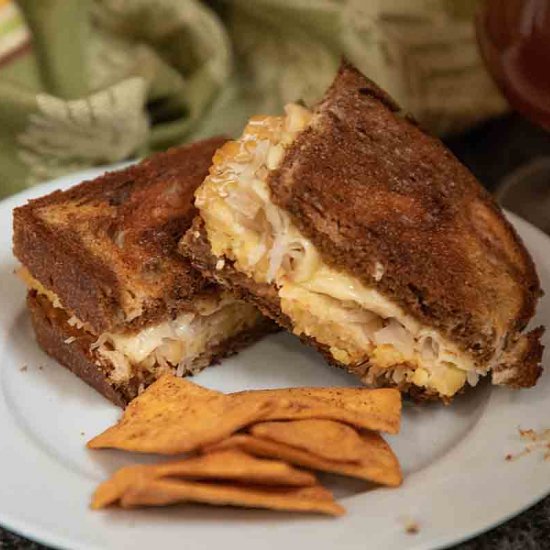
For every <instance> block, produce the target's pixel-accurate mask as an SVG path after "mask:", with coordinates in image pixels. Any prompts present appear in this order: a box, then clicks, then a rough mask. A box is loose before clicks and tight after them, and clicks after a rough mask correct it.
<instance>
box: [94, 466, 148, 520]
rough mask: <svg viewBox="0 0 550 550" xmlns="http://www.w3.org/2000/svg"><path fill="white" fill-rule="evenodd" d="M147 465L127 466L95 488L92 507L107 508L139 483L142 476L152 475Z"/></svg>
mask: <svg viewBox="0 0 550 550" xmlns="http://www.w3.org/2000/svg"><path fill="white" fill-rule="evenodd" d="M148 468H149V467H148V466H145V465H139V464H136V465H133V466H125V467H124V468H121V469H120V470H118V471H116V472H115V473H114V474H113V477H111V478H109V479H108V480H107V481H104V482H103V483H102V484H101V485H99V487H98V488H97V489H96V490H95V492H94V494H93V496H92V503H91V508H92V509H94V510H98V509H99V508H106V507H107V506H110V505H111V504H114V503H115V502H118V501H119V500H120V497H122V495H123V494H124V493H125V492H126V491H127V490H128V489H129V488H130V487H132V485H136V484H138V483H139V482H140V481H141V479H142V478H144V477H150V476H151V472H150V471H149V469H148Z"/></svg>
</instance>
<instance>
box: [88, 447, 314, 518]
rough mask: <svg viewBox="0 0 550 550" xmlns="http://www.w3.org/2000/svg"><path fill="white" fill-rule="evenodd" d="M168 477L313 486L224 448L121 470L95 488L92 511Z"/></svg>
mask: <svg viewBox="0 0 550 550" xmlns="http://www.w3.org/2000/svg"><path fill="white" fill-rule="evenodd" d="M168 477H169V478H184V479H200V480H208V479H210V480H224V481H229V480H232V481H238V482H240V483H247V484H256V485H275V486H277V485H283V486H284V485H286V486H294V487H306V486H312V485H315V484H316V483H317V480H316V479H315V476H314V475H313V474H311V473H309V472H304V471H302V470H298V469H296V468H294V467H292V466H290V465H289V464H286V463H285V462H281V461H279V460H266V459H261V458H257V457H254V456H251V455H249V454H246V453H245V452H243V451H241V450H239V449H227V450H222V451H219V452H214V453H210V454H205V455H199V456H194V457H191V458H188V459H184V460H178V461H174V462H165V463H162V464H150V465H135V466H126V467H124V468H121V469H120V470H118V471H117V472H116V473H115V474H114V475H113V477H111V478H110V479H108V480H107V481H105V482H103V483H102V484H101V485H100V486H99V487H98V488H97V490H96V492H95V493H94V496H93V498H92V508H94V509H97V508H104V507H106V506H109V505H110V504H114V503H115V502H116V501H118V500H119V499H120V498H121V497H122V495H124V494H125V493H126V492H127V491H128V490H129V489H130V488H132V487H133V486H135V485H136V484H138V483H140V482H141V481H142V480H144V479H145V478H151V479H153V478H154V479H161V478H168Z"/></svg>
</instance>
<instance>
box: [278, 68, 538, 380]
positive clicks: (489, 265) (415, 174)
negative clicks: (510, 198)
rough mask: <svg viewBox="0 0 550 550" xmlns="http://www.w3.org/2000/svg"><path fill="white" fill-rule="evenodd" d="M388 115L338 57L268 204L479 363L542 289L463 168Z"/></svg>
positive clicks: (510, 339)
mask: <svg viewBox="0 0 550 550" xmlns="http://www.w3.org/2000/svg"><path fill="white" fill-rule="evenodd" d="M398 111H399V107H398V106H397V105H396V104H395V102H394V101H393V100H392V99H391V98H390V97H389V96H388V95H387V94H386V93H385V92H383V91H382V90H381V89H380V88H378V87H377V86H376V85H375V84H374V83H373V82H371V81H370V80H368V79H367V78H366V77H364V76H363V75H362V74H361V73H359V72H358V71H357V70H356V69H355V68H353V67H352V66H350V65H349V64H346V63H343V64H342V66H341V68H340V71H339V73H338V75H337V77H336V79H335V81H334V83H333V84H332V86H331V87H330V88H329V90H328V91H327V93H326V95H325V97H324V99H323V100H322V101H321V102H320V104H319V105H317V106H316V108H315V109H314V117H313V122H312V124H311V125H310V126H309V127H308V128H307V129H306V130H304V131H303V132H302V133H301V134H300V135H299V136H298V137H297V139H296V140H295V141H294V142H293V143H292V144H291V145H290V146H289V148H288V149H287V151H286V153H285V156H284V157H283V161H282V163H281V165H280V166H279V168H278V169H277V170H275V171H273V172H272V173H271V174H270V176H269V178H268V185H269V187H270V190H271V198H272V201H273V202H274V203H275V204H277V205H278V206H279V207H281V208H282V209H284V210H285V211H286V212H288V213H289V215H290V217H291V219H292V222H293V223H294V224H295V225H296V227H298V229H299V230H300V231H301V232H302V234H304V235H305V236H306V237H307V238H309V239H310V240H311V241H312V242H313V243H314V245H315V246H316V248H317V249H318V250H319V252H320V253H321V256H322V258H323V260H324V261H325V262H326V263H327V264H328V265H329V266H331V267H333V268H335V269H338V270H342V271H344V272H347V273H351V274H353V275H354V276H356V277H358V278H359V279H360V280H361V281H362V282H363V283H364V284H365V285H366V286H367V287H371V288H376V289H377V290H379V291H380V292H381V293H382V294H384V295H385V296H387V297H388V298H390V299H392V300H394V301H395V302H397V303H398V304H400V305H401V306H402V307H403V308H404V309H405V310H406V311H407V312H408V313H409V314H411V315H413V316H414V317H416V318H417V319H418V320H419V321H420V322H422V323H425V324H427V325H429V326H433V327H435V328H437V329H438V330H440V331H441V332H442V333H443V334H446V335H448V337H449V338H450V339H451V340H452V341H454V342H456V343H457V344H458V345H460V346H461V347H462V349H464V350H465V351H467V352H469V353H470V354H472V355H473V356H474V357H476V358H477V359H478V360H480V361H482V362H485V361H487V360H489V359H490V358H491V357H492V356H493V355H494V353H495V351H496V350H497V346H498V345H499V342H502V340H501V339H502V338H505V343H504V348H505V350H508V349H509V348H510V349H511V348H512V347H513V346H514V345H515V342H516V340H517V339H518V337H519V335H520V332H521V331H522V330H523V329H524V328H525V327H526V325H527V323H528V322H529V320H530V319H531V317H532V316H533V314H534V312H535V306H536V303H537V300H538V298H539V297H540V295H541V294H542V292H541V289H540V285H539V280H538V277H537V274H536V271H535V267H534V264H533V261H532V259H531V257H530V255H529V253H528V252H527V250H526V249H525V247H524V245H523V243H522V241H521V239H520V238H519V236H518V235H517V233H516V232H515V230H514V228H513V227H512V226H511V225H510V223H508V221H507V220H506V219H505V218H504V216H503V214H502V212H501V210H500V208H499V207H498V205H497V204H496V203H495V201H494V200H493V199H492V198H491V197H490V195H489V194H488V193H487V192H486V191H485V190H484V189H483V188H482V186H481V185H480V184H479V183H478V182H477V180H476V179H475V178H474V176H473V175H472V174H471V173H470V172H469V171H468V170H467V169H466V168H465V167H464V166H463V165H462V164H461V163H460V162H459V161H458V160H457V159H456V158H455V157H454V156H453V155H452V153H450V152H449V151H448V150H447V149H446V148H445V147H444V146H443V144H442V143H441V142H440V141H439V140H437V139H435V138H433V137H431V136H429V135H427V134H425V133H424V132H423V131H422V130H421V129H420V128H419V127H418V126H417V125H415V124H414V123H412V122H411V120H410V118H409V117H403V116H400V114H399V112H398ZM377 262H378V263H379V264H381V265H382V266H383V269H384V274H383V277H382V278H381V279H380V280H379V281H376V280H375V278H374V277H373V273H375V266H376V263H377ZM540 334H541V332H540V331H537V332H536V333H535V336H536V337H537V338H538V337H540ZM537 338H535V337H534V336H533V337H530V341H532V342H533V344H532V345H535V344H534V340H536V339H537ZM537 345H538V344H537ZM535 371H536V372H538V373H540V367H538V366H537V367H536V368H534V369H533V375H532V376H531V378H533V376H534V375H535V374H536V372H535Z"/></svg>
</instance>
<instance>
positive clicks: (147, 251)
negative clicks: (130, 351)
mask: <svg viewBox="0 0 550 550" xmlns="http://www.w3.org/2000/svg"><path fill="white" fill-rule="evenodd" d="M224 141H225V140H224V138H221V137H219V138H212V139H209V140H206V141H201V142H198V143H195V144H192V145H189V146H186V147H178V148H174V149H171V150H169V151H167V152H165V153H159V154H157V155H154V156H153V157H151V158H150V159H146V160H145V161H143V162H141V163H139V164H137V165H133V166H130V167H128V168H126V169H124V170H119V171H115V172H108V173H106V174H105V175H103V176H101V177H99V178H97V179H95V180H93V181H91V182H90V181H87V182H84V183H81V184H80V185H77V186H75V187H72V188H71V189H69V190H67V191H56V192H54V193H51V194H49V195H47V196H45V197H42V198H39V199H36V200H32V201H29V203H28V204H26V205H25V206H22V207H20V208H16V209H15V210H14V218H13V223H14V241H13V249H14V253H15V255H16V256H17V258H18V259H19V260H20V261H21V263H22V264H23V265H24V266H25V267H26V269H27V270H28V271H29V272H30V274H31V276H32V277H33V278H34V279H36V280H37V281H39V282H40V283H41V285H43V286H44V287H45V288H46V289H48V290H49V291H51V292H53V293H54V294H55V295H57V296H58V298H59V299H60V300H61V303H62V304H63V307H64V309H65V310H66V311H68V312H70V313H71V314H72V315H75V316H76V317H77V318H78V319H79V320H80V321H81V322H82V323H83V324H85V325H86V326H87V327H88V328H89V329H90V330H91V331H93V332H94V333H95V334H100V333H102V332H105V331H112V330H117V329H118V328H120V327H125V328H130V327H132V328H136V329H137V328H139V327H143V326H145V325H148V324H150V323H152V322H155V321H158V320H161V319H164V318H165V317H167V316H168V315H169V314H171V313H175V312H179V311H181V310H182V309H185V307H186V306H187V305H189V304H192V303H193V301H194V300H195V299H196V298H197V297H198V296H208V295H209V294H210V293H211V292H213V293H217V292H218V289H214V288H213V285H211V284H209V283H208V281H206V280H205V279H203V278H202V276H201V275H200V273H198V272H197V271H195V270H194V269H193V268H192V267H191V265H190V264H189V262H188V261H185V260H184V259H182V258H181V256H180V255H179V254H178V252H177V241H178V236H181V235H182V234H183V233H184V232H185V230H186V229H187V228H188V227H189V225H190V224H191V221H192V219H193V217H194V215H195V214H196V211H195V209H194V207H193V193H194V191H195V189H196V188H197V187H198V185H199V184H200V183H201V182H202V180H203V179H204V176H205V175H206V174H207V172H208V167H209V165H210V162H211V159H212V155H213V154H214V152H215V151H216V148H218V147H220V146H221V145H222V144H223V143H224Z"/></svg>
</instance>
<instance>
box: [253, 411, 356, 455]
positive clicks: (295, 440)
mask: <svg viewBox="0 0 550 550" xmlns="http://www.w3.org/2000/svg"><path fill="white" fill-rule="evenodd" d="M249 431H250V433H251V434H252V435H256V436H258V437H261V438H262V439H269V440H271V441H277V442H279V443H285V444H286V445H290V446H291V447H297V448H299V449H304V450H306V451H309V452H310V453H311V454H314V455H317V456H319V457H321V458H326V459H327V460H336V461H337V462H359V461H360V460H361V459H362V457H363V453H364V447H365V444H364V442H363V440H362V439H361V437H360V435H359V434H358V433H357V432H356V431H355V430H354V429H353V428H352V427H351V426H348V425H347V424H342V423H341V422H335V421H334V420H317V419H310V420H291V421H288V422H260V423H259V424H254V426H252V427H251V428H250V429H249Z"/></svg>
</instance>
